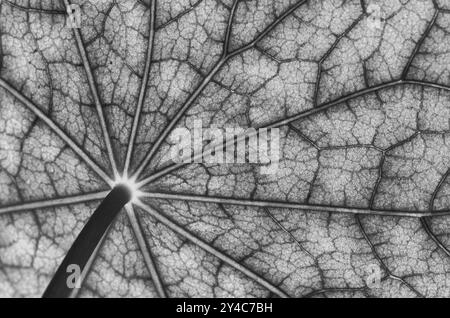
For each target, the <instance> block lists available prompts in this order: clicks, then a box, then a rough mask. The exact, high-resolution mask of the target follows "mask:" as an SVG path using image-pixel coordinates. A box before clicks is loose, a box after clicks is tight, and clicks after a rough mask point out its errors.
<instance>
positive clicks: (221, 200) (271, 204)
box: [142, 192, 450, 218]
mask: <svg viewBox="0 0 450 318" xmlns="http://www.w3.org/2000/svg"><path fill="white" fill-rule="evenodd" d="M142 197H143V198H152V199H163V200H177V201H193V202H204V203H215V204H228V205H242V206H253V207H260V208H281V209H299V210H308V211H313V212H324V213H344V214H364V215H380V216H402V217H410V218H420V217H424V216H443V215H448V214H450V211H439V212H435V213H431V212H429V211H417V212H415V211H397V210H378V209H364V208H347V207H336V206H325V205H313V204H300V203H288V202H281V201H269V200H254V199H234V198H227V197H218V196H203V195H191V194H189V195H186V194H181V193H180V194H179V193H161V192H151V193H143V194H142Z"/></svg>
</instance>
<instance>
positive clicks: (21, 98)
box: [0, 78, 113, 185]
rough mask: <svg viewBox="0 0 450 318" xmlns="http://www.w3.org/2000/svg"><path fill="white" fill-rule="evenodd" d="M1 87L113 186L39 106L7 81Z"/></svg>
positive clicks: (105, 175) (109, 179)
mask: <svg viewBox="0 0 450 318" xmlns="http://www.w3.org/2000/svg"><path fill="white" fill-rule="evenodd" d="M0 86H1V87H3V88H4V89H5V90H7V91H8V92H9V93H10V94H11V95H13V96H14V97H15V98H17V99H18V100H19V101H20V102H21V103H22V104H23V105H25V106H26V107H27V108H28V109H29V110H30V111H32V112H33V113H34V114H35V115H36V116H37V117H38V118H39V119H40V120H42V121H43V122H44V123H45V124H47V126H48V127H50V129H51V130H53V132H54V133H56V134H57V135H58V136H59V137H60V138H61V139H62V140H63V141H64V142H65V143H66V144H67V145H68V146H69V147H70V148H72V150H73V151H74V152H75V153H76V154H77V155H78V156H80V157H81V159H82V160H83V161H84V162H85V163H86V164H87V165H88V166H89V167H90V168H91V169H92V170H93V171H94V172H95V173H96V174H97V175H98V176H100V177H101V178H102V179H103V180H104V181H105V182H106V183H108V184H109V185H112V184H113V181H112V179H111V178H110V176H108V174H107V173H106V172H104V171H103V169H102V168H100V167H99V166H98V165H97V164H96V163H95V162H94V160H92V159H91V158H90V157H89V156H88V155H87V154H86V153H85V152H84V151H83V150H82V149H81V148H80V147H79V146H78V145H77V144H76V143H75V142H74V141H73V140H72V139H71V138H70V137H69V136H68V135H66V133H65V132H64V131H63V130H62V129H61V128H60V127H59V126H58V125H57V124H56V123H55V122H53V120H51V119H50V117H48V116H47V115H46V114H45V113H44V112H43V111H42V110H41V109H39V107H38V106H36V105H35V104H34V103H33V102H32V101H30V100H29V99H28V98H27V97H25V96H24V95H22V93H20V92H19V91H17V90H16V89H15V88H14V87H12V86H11V85H10V84H9V83H7V82H6V81H5V80H3V79H1V78H0Z"/></svg>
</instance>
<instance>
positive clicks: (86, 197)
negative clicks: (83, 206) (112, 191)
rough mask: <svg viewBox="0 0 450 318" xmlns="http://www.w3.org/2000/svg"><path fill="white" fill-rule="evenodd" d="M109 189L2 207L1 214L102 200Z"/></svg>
mask: <svg viewBox="0 0 450 318" xmlns="http://www.w3.org/2000/svg"><path fill="white" fill-rule="evenodd" d="M108 193H109V191H101V192H94V193H86V194H81V195H75V196H68V197H62V198H57V199H48V200H47V199H45V200H39V201H33V202H27V203H21V204H14V205H8V206H3V207H0V214H4V213H11V212H20V211H27V210H33V209H43V208H50V207H57V206H63V205H69V204H77V203H85V202H89V201H95V200H101V199H104V198H105V197H106V196H107V195H108Z"/></svg>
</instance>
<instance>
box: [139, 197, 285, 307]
mask: <svg viewBox="0 0 450 318" xmlns="http://www.w3.org/2000/svg"><path fill="white" fill-rule="evenodd" d="M136 205H138V206H139V207H140V208H142V209H143V210H144V211H146V212H147V213H149V214H150V215H151V216H153V217H154V218H155V219H156V220H158V221H159V222H161V223H162V224H164V225H165V226H167V227H168V228H170V229H171V230H172V231H174V232H175V233H177V234H179V235H181V236H182V237H184V238H186V239H187V240H189V241H191V242H192V243H194V244H196V245H197V246H199V247H200V248H201V249H203V250H205V251H207V252H208V253H211V254H212V255H214V256H215V257H217V258H218V259H220V260H222V261H223V262H225V263H226V264H228V265H229V266H231V267H233V268H235V269H236V270H238V271H240V272H241V273H243V274H244V275H246V276H247V277H249V278H251V279H253V280H254V281H255V282H257V283H258V284H260V285H262V286H264V287H265V288H267V289H268V290H269V291H271V292H272V293H274V294H276V295H278V296H279V297H282V298H287V297H289V296H288V295H287V294H286V293H285V292H284V291H282V290H281V289H280V288H278V287H277V286H274V285H273V284H272V283H270V282H269V281H267V280H266V279H265V278H263V277H261V276H260V275H258V274H256V273H254V272H253V271H252V270H250V269H248V268H247V267H245V266H243V265H241V264H239V263H238V262H236V261H235V260H234V259H232V258H231V257H230V256H228V255H226V254H224V253H223V252H221V251H219V250H217V249H216V248H214V247H212V246H211V245H209V244H208V243H206V242H204V241H203V240H201V239H199V238H198V237H196V236H195V235H193V234H192V233H190V232H188V231H187V230H185V229H184V228H183V227H181V226H180V225H178V224H176V223H175V222H173V221H172V220H170V219H169V218H167V217H166V216H164V215H163V214H162V213H161V212H159V211H158V210H156V209H155V208H154V207H152V206H149V205H146V204H144V203H142V202H140V201H138V202H137V203H136Z"/></svg>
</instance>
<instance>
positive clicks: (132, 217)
mask: <svg viewBox="0 0 450 318" xmlns="http://www.w3.org/2000/svg"><path fill="white" fill-rule="evenodd" d="M125 209H126V211H127V215H128V220H129V221H130V224H131V228H132V230H133V233H134V236H135V238H136V241H137V244H138V246H139V250H140V252H141V254H142V256H143V257H144V261H145V265H146V266H147V269H148V271H149V272H150V276H151V278H152V282H153V284H154V285H155V288H156V291H157V292H158V295H159V297H161V298H166V297H167V295H166V291H165V290H164V286H163V282H162V279H161V277H160V276H159V273H158V270H157V268H156V265H155V262H154V261H153V256H152V254H151V252H150V247H149V246H148V244H147V242H146V240H145V237H144V234H143V232H142V229H141V225H140V223H139V220H138V218H137V216H136V213H135V211H134V208H133V206H132V205H131V204H128V205H126V206H125Z"/></svg>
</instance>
